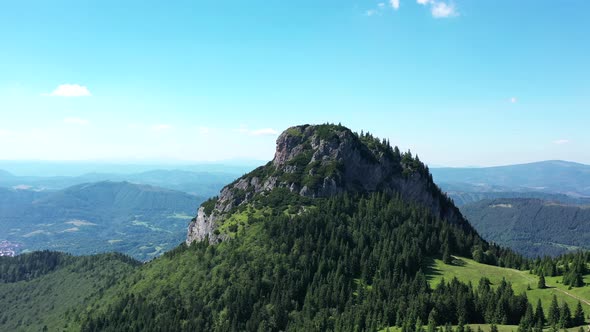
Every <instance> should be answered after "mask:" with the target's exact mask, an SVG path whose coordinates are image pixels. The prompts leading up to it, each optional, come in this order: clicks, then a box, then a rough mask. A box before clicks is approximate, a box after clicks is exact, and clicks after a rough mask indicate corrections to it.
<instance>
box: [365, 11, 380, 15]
mask: <svg viewBox="0 0 590 332" xmlns="http://www.w3.org/2000/svg"><path fill="white" fill-rule="evenodd" d="M377 14H379V12H378V11H377V10H376V9H369V10H367V11H366V12H365V15H367V16H373V15H377Z"/></svg>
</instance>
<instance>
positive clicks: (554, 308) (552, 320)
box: [547, 295, 560, 326]
mask: <svg viewBox="0 0 590 332" xmlns="http://www.w3.org/2000/svg"><path fill="white" fill-rule="evenodd" d="M548 314H549V317H547V318H548V321H549V325H551V326H557V324H559V316H560V310H559V304H558V303H557V296H556V295H553V299H552V300H551V305H550V306H549V313H548Z"/></svg>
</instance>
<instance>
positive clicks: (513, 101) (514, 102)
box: [510, 97, 518, 104]
mask: <svg viewBox="0 0 590 332" xmlns="http://www.w3.org/2000/svg"><path fill="white" fill-rule="evenodd" d="M510 102H511V103H513V104H516V103H517V102H518V98H516V97H512V98H510Z"/></svg>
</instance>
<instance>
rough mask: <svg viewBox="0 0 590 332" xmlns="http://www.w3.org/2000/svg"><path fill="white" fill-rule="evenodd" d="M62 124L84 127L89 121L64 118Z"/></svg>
mask: <svg viewBox="0 0 590 332" xmlns="http://www.w3.org/2000/svg"><path fill="white" fill-rule="evenodd" d="M64 123H67V124H73V125H81V126H85V125H87V124H89V123H90V121H88V120H86V119H80V118H65V119H64Z"/></svg>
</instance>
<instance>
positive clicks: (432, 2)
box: [365, 0, 459, 18]
mask: <svg viewBox="0 0 590 332" xmlns="http://www.w3.org/2000/svg"><path fill="white" fill-rule="evenodd" d="M408 1H409V0H408ZM400 2H401V0H388V1H387V4H388V5H386V3H385V2H379V3H377V7H376V8H373V9H369V10H367V11H365V15H366V16H375V15H382V14H383V12H384V11H385V9H386V8H388V7H391V8H393V10H396V11H397V10H398V9H399V7H400ZM416 3H417V4H419V5H422V6H427V7H429V9H430V13H431V14H432V17H434V18H448V17H455V16H459V12H458V11H457V9H456V8H455V5H454V4H453V3H452V0H449V1H446V0H416Z"/></svg>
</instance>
